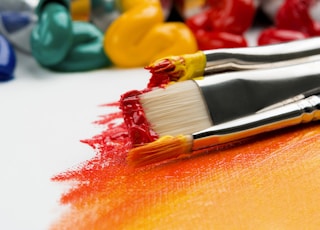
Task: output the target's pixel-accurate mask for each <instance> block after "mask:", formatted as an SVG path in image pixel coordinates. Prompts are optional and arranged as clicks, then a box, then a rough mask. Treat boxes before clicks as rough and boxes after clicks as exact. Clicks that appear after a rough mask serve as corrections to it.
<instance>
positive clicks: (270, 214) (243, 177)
mask: <svg viewBox="0 0 320 230" xmlns="http://www.w3.org/2000/svg"><path fill="white" fill-rule="evenodd" d="M109 106H117V104H116V103H115V104H113V105H109ZM96 123H97V124H99V125H104V126H105V128H104V131H103V132H101V133H100V134H98V135H96V136H94V137H92V138H90V139H87V140H84V141H83V142H84V143H86V144H88V145H90V146H91V147H92V148H93V149H94V151H95V152H96V155H95V156H94V157H93V158H92V159H89V160H88V161H86V162H83V163H82V164H81V165H78V166H77V167H75V168H73V169H70V170H67V171H66V172H62V173H60V174H59V175H56V176H54V177H53V178H52V179H53V180H54V181H57V182H68V183H70V186H71V188H70V189H69V190H68V191H66V193H65V194H63V195H62V197H61V203H62V205H68V206H69V209H68V211H66V212H65V213H63V214H62V215H61V218H60V219H59V220H58V221H57V222H55V223H53V224H52V226H51V229H74V227H75V226H77V229H79V230H81V229H254V228H256V227H257V226H259V229H305V228H308V229H316V228H317V227H318V226H319V225H320V218H319V217H320V214H319V211H318V210H319V208H320V198H318V197H319V194H320V128H319V123H318V122H317V123H314V124H307V125H302V126H299V127H292V128H289V129H285V130H281V131H277V132H272V133H268V134H263V135H260V136H257V137H255V138H252V139H250V140H248V141H246V142H243V143H241V144H239V145H236V146H231V147H229V148H227V149H221V150H215V152H212V153H210V154H202V155H197V156H195V157H192V158H189V159H180V160H176V161H174V162H167V163H165V164H161V165H152V166H147V167H144V168H131V167H128V166H127V164H126V160H125V158H126V153H127V151H128V150H129V148H130V147H131V143H130V138H129V137H128V132H127V130H126V127H125V125H124V123H123V120H122V117H121V113H120V112H115V113H111V114H109V115H106V116H104V117H102V118H101V120H99V121H97V122H96Z"/></svg>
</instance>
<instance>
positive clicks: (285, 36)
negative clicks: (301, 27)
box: [258, 28, 308, 45]
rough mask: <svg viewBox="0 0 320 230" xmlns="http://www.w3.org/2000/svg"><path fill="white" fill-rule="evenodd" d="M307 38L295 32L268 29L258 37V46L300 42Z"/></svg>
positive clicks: (305, 35)
mask: <svg viewBox="0 0 320 230" xmlns="http://www.w3.org/2000/svg"><path fill="white" fill-rule="evenodd" d="M307 37H308V35H307V34H305V33H303V32H300V31H296V30H286V29H277V28H269V29H265V30H263V31H262V32H261V33H260V35H259V37H258V45H268V44H276V43H281V42H288V41H294V40H300V39H304V38H307Z"/></svg>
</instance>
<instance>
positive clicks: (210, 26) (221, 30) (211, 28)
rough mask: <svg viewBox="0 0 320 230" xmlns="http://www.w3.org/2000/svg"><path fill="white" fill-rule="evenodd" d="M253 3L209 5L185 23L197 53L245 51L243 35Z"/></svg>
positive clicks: (237, 1)
mask: <svg viewBox="0 0 320 230" xmlns="http://www.w3.org/2000/svg"><path fill="white" fill-rule="evenodd" d="M255 12H256V8H255V6H254V4H253V1H252V0H231V1H208V9H207V10H204V11H203V12H201V13H199V14H196V15H194V16H192V17H190V18H188V19H187V20H186V22H185V23H186V24H187V26H188V27H189V28H190V29H191V30H192V31H193V33H194V35H195V37H196V40H197V43H198V48H199V49H200V50H209V49H218V48H234V47H245V46H247V42H246V39H245V37H244V36H243V34H244V32H245V31H246V30H248V29H249V28H250V26H251V25H252V22H253V19H254V15H255Z"/></svg>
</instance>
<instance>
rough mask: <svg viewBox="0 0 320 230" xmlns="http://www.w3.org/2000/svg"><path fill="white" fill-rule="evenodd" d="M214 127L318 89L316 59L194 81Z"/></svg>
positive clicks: (319, 79)
mask: <svg viewBox="0 0 320 230" xmlns="http://www.w3.org/2000/svg"><path fill="white" fill-rule="evenodd" d="M195 82H196V84H197V85H198V86H199V89H200V91H201V93H202V96H203V99H204V101H205V103H206V105H207V109H208V113H209V114H210V117H211V119H212V124H214V125H217V124H220V123H223V122H226V121H230V120H233V119H236V118H239V117H243V116H246V115H249V114H252V113H255V112H257V111H258V110H261V109H263V108H265V107H267V106H270V105H272V104H275V103H277V102H280V101H283V100H285V99H288V98H291V97H294V96H296V95H299V94H301V93H303V92H305V91H308V90H310V89H313V88H316V87H319V86H320V60H319V61H315V62H310V63H304V64H299V65H294V66H285V67H279V68H273V69H261V70H247V71H239V72H226V73H221V74H217V75H215V76H213V77H207V78H203V79H201V80H195Z"/></svg>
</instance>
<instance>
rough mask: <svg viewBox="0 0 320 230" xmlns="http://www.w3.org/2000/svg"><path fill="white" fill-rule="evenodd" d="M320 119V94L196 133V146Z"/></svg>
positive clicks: (201, 147)
mask: <svg viewBox="0 0 320 230" xmlns="http://www.w3.org/2000/svg"><path fill="white" fill-rule="evenodd" d="M314 120H320V95H314V96H310V97H308V98H306V99H303V100H301V101H298V102H294V103H291V104H288V105H285V106H283V107H278V108H275V109H273V110H268V111H265V112H262V113H256V114H253V115H249V116H246V117H242V118H239V119H235V120H233V121H229V122H226V123H223V124H220V125H215V126H212V127H210V128H208V129H205V130H202V131H200V132H197V133H194V134H193V135H192V136H193V147H192V150H199V149H204V148H208V147H210V146H215V145H219V144H223V143H227V142H231V141H235V140H240V139H243V138H246V137H250V136H253V135H257V134H260V133H264V132H268V131H273V130H277V129H280V128H284V127H288V126H293V125H297V124H300V123H308V122H311V121H314Z"/></svg>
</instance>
